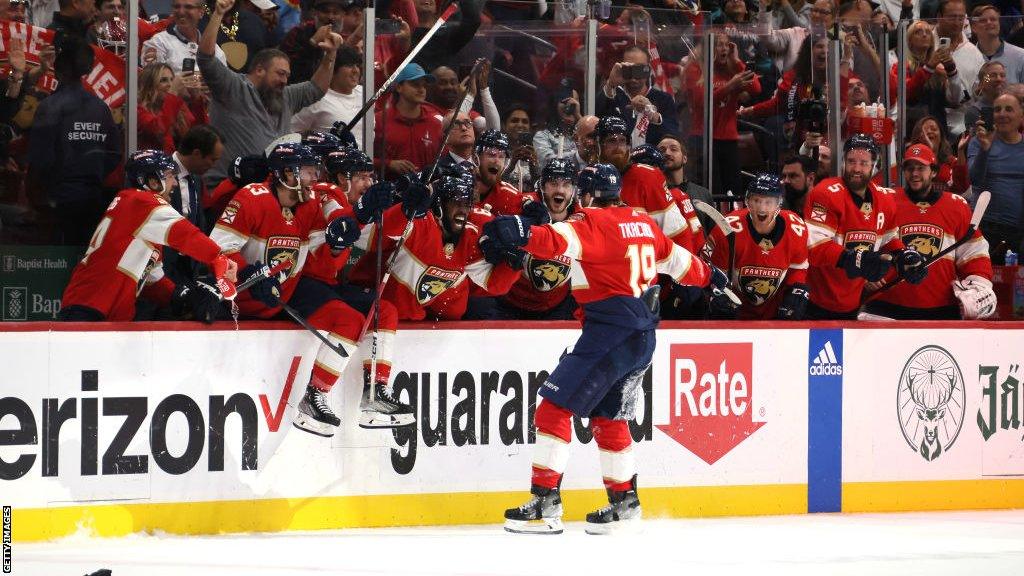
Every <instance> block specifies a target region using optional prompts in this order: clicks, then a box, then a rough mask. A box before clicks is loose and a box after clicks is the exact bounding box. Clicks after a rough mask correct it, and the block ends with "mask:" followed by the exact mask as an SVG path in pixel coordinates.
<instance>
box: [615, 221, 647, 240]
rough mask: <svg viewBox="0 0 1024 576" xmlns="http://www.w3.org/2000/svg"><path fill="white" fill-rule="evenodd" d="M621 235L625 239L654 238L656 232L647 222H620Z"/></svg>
mask: <svg viewBox="0 0 1024 576" xmlns="http://www.w3.org/2000/svg"><path fill="white" fill-rule="evenodd" d="M619 233H620V234H622V237H623V238H654V230H651V225H650V224H648V223H646V222H620V223H619Z"/></svg>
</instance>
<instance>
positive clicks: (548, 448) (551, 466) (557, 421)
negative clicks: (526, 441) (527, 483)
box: [531, 400, 572, 488]
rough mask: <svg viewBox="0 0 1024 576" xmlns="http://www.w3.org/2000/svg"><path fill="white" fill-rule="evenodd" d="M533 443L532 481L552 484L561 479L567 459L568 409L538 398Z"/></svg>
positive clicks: (554, 484)
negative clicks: (538, 404) (534, 443)
mask: <svg viewBox="0 0 1024 576" xmlns="http://www.w3.org/2000/svg"><path fill="white" fill-rule="evenodd" d="M533 421H534V424H535V426H536V427H537V443H536V445H534V449H533V474H532V480H531V481H532V483H533V484H534V485H536V486H542V487H544V488H555V487H557V486H558V485H559V483H561V481H562V474H563V473H564V472H565V465H566V464H567V463H568V462H569V442H570V441H571V440H572V413H571V412H569V411H568V410H566V409H565V408H562V407H561V406H558V405H556V404H554V403H552V402H549V401H547V400H542V401H541V403H540V406H537V412H536V414H534V419H533Z"/></svg>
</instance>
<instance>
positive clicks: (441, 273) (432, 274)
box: [416, 266, 462, 305]
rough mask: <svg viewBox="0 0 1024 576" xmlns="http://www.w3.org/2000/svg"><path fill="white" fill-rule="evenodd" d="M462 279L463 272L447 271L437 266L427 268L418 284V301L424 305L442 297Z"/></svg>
mask: <svg viewBox="0 0 1024 576" xmlns="http://www.w3.org/2000/svg"><path fill="white" fill-rule="evenodd" d="M461 277H462V273H461V272H456V271H454V270H445V269H444V268H438V267H437V266H427V269H426V270H424V271H423V274H420V279H419V281H418V282H416V300H417V301H418V302H419V303H420V304H421V305H422V304H426V303H427V302H430V301H431V300H433V299H434V298H437V297H438V296H440V295H441V293H442V292H444V291H445V290H447V289H449V288H451V287H452V286H454V285H455V283H456V282H458V281H459V278H461Z"/></svg>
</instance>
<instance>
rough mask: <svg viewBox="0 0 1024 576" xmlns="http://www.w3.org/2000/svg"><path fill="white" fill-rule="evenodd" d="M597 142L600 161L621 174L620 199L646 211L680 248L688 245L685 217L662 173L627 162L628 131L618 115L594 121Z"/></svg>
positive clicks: (690, 238)
mask: <svg viewBox="0 0 1024 576" xmlns="http://www.w3.org/2000/svg"><path fill="white" fill-rule="evenodd" d="M597 141H598V145H599V147H600V149H601V162H606V163H608V164H611V165H612V166H615V168H616V169H618V171H619V173H620V174H622V195H621V201H622V202H624V203H625V204H626V205H627V206H633V207H634V208H639V209H641V210H643V211H645V212H647V215H648V216H650V217H651V219H652V220H654V221H655V222H656V223H657V224H658V226H659V227H660V228H661V231H662V232H664V233H665V235H666V236H668V237H669V238H670V239H671V240H672V241H673V242H675V243H676V244H679V245H680V246H682V247H684V248H686V247H687V246H688V245H689V246H692V245H693V241H692V236H691V235H690V234H689V233H688V226H687V223H686V220H685V219H684V218H683V215H682V213H681V212H680V211H679V208H678V207H677V206H676V204H675V202H674V201H673V199H672V193H671V192H669V190H668V187H667V186H666V185H665V175H664V174H663V173H662V172H661V170H659V169H657V168H655V167H653V166H648V165H647V164H632V163H631V162H630V159H629V154H630V148H629V132H628V130H627V128H626V123H625V122H624V121H623V120H622V118H619V117H618V116H605V117H604V118H601V119H600V120H599V121H598V122H597Z"/></svg>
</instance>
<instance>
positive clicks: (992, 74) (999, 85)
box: [964, 60, 1006, 128]
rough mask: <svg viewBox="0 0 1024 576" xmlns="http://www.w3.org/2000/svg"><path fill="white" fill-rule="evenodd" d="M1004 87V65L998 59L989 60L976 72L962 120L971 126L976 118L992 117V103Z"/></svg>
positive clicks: (976, 120)
mask: <svg viewBox="0 0 1024 576" xmlns="http://www.w3.org/2000/svg"><path fill="white" fill-rule="evenodd" d="M1005 88H1006V66H1003V63H1002V62H1000V61H998V60H989V61H988V62H985V64H984V65H983V66H982V67H981V70H980V71H979V72H978V82H977V83H976V84H975V86H974V90H973V93H972V98H971V103H970V105H968V106H967V109H966V110H964V122H965V123H966V125H967V126H970V127H971V128H973V127H974V126H975V125H976V124H977V123H978V120H981V119H982V117H985V116H987V117H988V118H989V120H991V119H992V105H993V104H994V103H995V101H996V98H998V97H999V95H1000V94H1002V93H1003V90H1004V89H1005Z"/></svg>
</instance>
